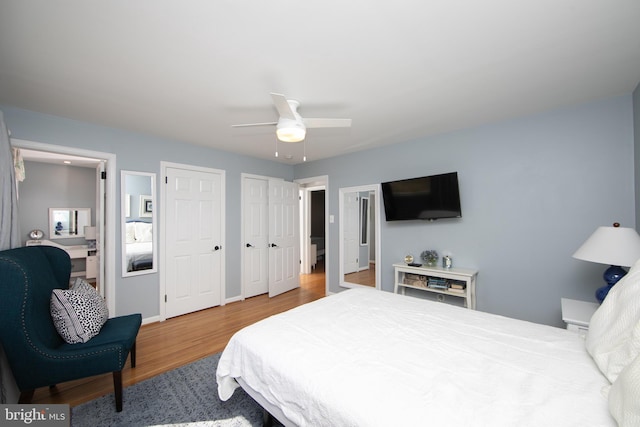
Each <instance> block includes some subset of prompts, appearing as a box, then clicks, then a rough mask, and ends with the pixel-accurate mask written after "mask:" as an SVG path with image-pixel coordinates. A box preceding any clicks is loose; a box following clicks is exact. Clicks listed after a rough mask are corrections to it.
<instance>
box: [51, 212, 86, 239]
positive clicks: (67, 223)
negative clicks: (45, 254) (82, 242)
mask: <svg viewBox="0 0 640 427" xmlns="http://www.w3.org/2000/svg"><path fill="white" fill-rule="evenodd" d="M86 226H91V208H49V238H50V239H52V240H53V239H70V238H75V237H84V227H86Z"/></svg>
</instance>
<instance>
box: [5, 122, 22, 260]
mask: <svg viewBox="0 0 640 427" xmlns="http://www.w3.org/2000/svg"><path fill="white" fill-rule="evenodd" d="M0 191H1V195H0V250H5V249H11V248H17V247H18V246H20V240H21V239H20V236H19V232H20V227H18V187H17V183H16V175H15V167H14V162H13V153H12V150H11V144H10V142H9V132H8V131H7V125H6V124H5V122H4V114H3V113H2V111H0Z"/></svg>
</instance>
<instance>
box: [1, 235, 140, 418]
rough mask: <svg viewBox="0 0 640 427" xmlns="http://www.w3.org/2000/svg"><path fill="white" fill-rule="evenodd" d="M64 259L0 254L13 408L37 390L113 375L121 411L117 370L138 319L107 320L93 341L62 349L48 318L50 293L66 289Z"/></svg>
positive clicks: (57, 254)
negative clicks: (14, 395) (13, 384)
mask: <svg viewBox="0 0 640 427" xmlns="http://www.w3.org/2000/svg"><path fill="white" fill-rule="evenodd" d="M70 274H71V261H70V259H69V255H68V254H67V253H66V252H65V251H63V250H61V249H58V248H54V247H50V246H30V247H25V248H18V249H11V250H7V251H2V252H0V340H1V341H0V342H1V343H2V346H3V348H4V351H5V353H6V355H7V359H8V360H9V365H10V367H11V370H12V372H13V376H14V377H15V380H16V383H17V385H18V388H19V389H20V401H19V403H30V402H31V399H32V397H33V393H34V390H35V389H36V388H38V387H45V386H53V385H55V384H58V383H61V382H65V381H71V380H75V379H78V378H85V377H89V376H93V375H98V374H104V373H108V372H112V373H113V384H114V389H115V400H116V410H117V411H118V412H119V411H122V368H123V367H124V364H125V362H126V360H127V356H128V355H129V352H131V366H132V367H135V342H136V336H137V334H138V330H139V329H140V324H141V321H142V319H141V316H140V314H131V315H128V316H121V317H115V318H111V319H108V320H107V321H106V323H105V324H104V325H103V326H102V329H100V332H99V334H98V335H96V336H94V337H93V338H91V339H90V340H88V341H87V342H84V343H79V344H68V343H67V342H65V341H64V340H63V339H62V338H61V336H60V335H59V334H58V331H57V330H56V327H55V325H54V323H53V320H52V317H51V312H50V299H51V293H52V291H53V289H55V288H61V289H66V288H68V287H69V278H70Z"/></svg>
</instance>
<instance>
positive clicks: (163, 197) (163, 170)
mask: <svg viewBox="0 0 640 427" xmlns="http://www.w3.org/2000/svg"><path fill="white" fill-rule="evenodd" d="M167 168H176V169H185V170H190V171H196V172H205V173H216V174H218V173H222V176H221V178H220V189H221V200H222V203H223V206H222V209H221V212H220V222H221V224H222V227H221V230H220V241H221V245H222V247H223V248H224V249H226V248H227V242H226V232H225V230H226V216H225V215H226V173H225V171H224V170H221V169H213V168H207V167H202V166H194V165H186V164H182V163H173V162H166V161H160V179H159V183H160V204H159V206H161V209H164V206H166V201H167V186H166V181H165V179H166V176H167ZM154 210H155V209H154ZM165 227H166V215H160V230H159V233H158V235H159V241H160V242H162V244H161V245H159V247H160V251H159V255H160V261H159V263H158V265H159V267H160V269H159V272H160V295H159V299H158V304H159V306H160V310H159V312H160V321H164V320H167V312H166V305H165V303H164V302H165V301H164V296H165V295H166V293H167V276H166V272H165V268H163V267H162V266H165V265H166V255H167V250H166V247H165V244H166V242H165V235H164V230H165ZM225 254H226V252H225V251H224V250H223V251H222V262H221V263H220V266H221V267H220V268H221V269H222V271H221V272H220V274H221V281H220V305H221V306H223V305H225V304H226V300H225V294H226V285H225V283H226V280H225V277H226V255H225Z"/></svg>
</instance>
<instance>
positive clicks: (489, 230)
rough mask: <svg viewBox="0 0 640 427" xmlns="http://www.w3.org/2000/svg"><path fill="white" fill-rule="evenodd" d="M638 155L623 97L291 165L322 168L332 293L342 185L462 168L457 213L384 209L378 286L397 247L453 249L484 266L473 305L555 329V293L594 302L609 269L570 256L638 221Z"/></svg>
mask: <svg viewBox="0 0 640 427" xmlns="http://www.w3.org/2000/svg"><path fill="white" fill-rule="evenodd" d="M356 125H357V124H356V123H354V126H356ZM633 155H634V141H633V108H632V97H631V95H630V94H629V95H626V96H621V97H616V98H612V99H606V100H601V101H598V102H593V103H589V104H585V105H581V106H577V107H574V108H567V109H562V110H558V111H553V112H547V113H544V114H539V115H535V116H530V117H525V118H521V119H517V120H511V121H507V122H502V123H497V124H492V125H488V126H483V127H478V128H474V129H468V130H462V131H458V132H452V133H449V134H446V135H439V136H434V137H430V138H425V139H422V140H417V141H412V142H407V143H403V144H398V145H394V146H387V147H382V148H376V149H371V150H368V151H364V152H360V153H355V154H350V155H345V156H341V157H338V158H333V159H328V160H320V161H316V162H310V163H306V164H302V165H297V166H296V167H295V176H296V179H301V178H307V177H313V176H319V175H328V176H329V210H330V212H329V213H330V215H335V218H336V221H335V223H333V224H330V229H329V235H330V242H331V245H332V247H331V251H330V259H329V262H330V265H331V268H330V274H331V277H330V288H331V291H334V292H337V291H340V290H341V289H340V287H339V286H338V279H339V277H338V274H339V272H338V265H339V258H338V256H339V251H338V247H337V242H339V239H338V219H339V217H340V213H339V212H338V189H339V188H340V187H350V186H356V185H366V184H375V183H380V182H383V181H389V180H395V179H402V178H411V177H416V176H423V175H431V174H437V173H444V172H451V171H457V172H458V174H459V179H460V191H461V203H462V215H463V217H462V218H461V219H452V220H438V221H434V222H421V221H407V222H392V223H387V222H385V221H384V211H382V212H381V217H382V224H381V236H380V237H381V252H382V259H381V260H378V264H377V265H378V271H379V272H380V274H381V278H382V287H383V289H385V290H387V291H391V290H392V289H393V269H392V267H391V265H392V264H393V263H394V262H400V261H401V260H402V259H403V258H404V255H406V254H413V255H414V256H415V257H417V256H418V255H419V254H420V252H422V250H424V249H436V250H437V251H438V252H439V253H442V252H444V251H448V252H451V253H452V257H453V262H454V266H458V267H468V268H477V269H478V270H479V275H478V284H477V295H478V297H477V304H478V309H479V310H483V311H488V312H493V313H499V314H502V315H506V316H510V317H516V318H521V319H526V320H530V321H534V322H540V323H547V324H551V325H557V326H562V321H561V313H560V298H561V297H569V298H576V299H582V300H589V301H591V300H594V296H593V293H594V292H595V289H596V288H598V287H599V286H601V285H602V284H601V281H602V279H601V276H602V272H603V271H604V269H605V266H602V265H598V264H592V263H587V262H584V261H578V260H575V259H573V258H572V257H571V255H572V254H573V252H574V251H575V250H576V249H577V248H578V247H579V246H580V245H581V244H582V243H583V241H584V240H585V239H586V238H587V237H588V236H589V235H590V234H591V233H592V232H593V231H594V230H595V229H596V228H597V227H598V226H601V225H609V224H612V223H613V222H614V221H618V222H620V223H622V224H623V225H625V226H630V227H634V226H635V203H634V160H633Z"/></svg>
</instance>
